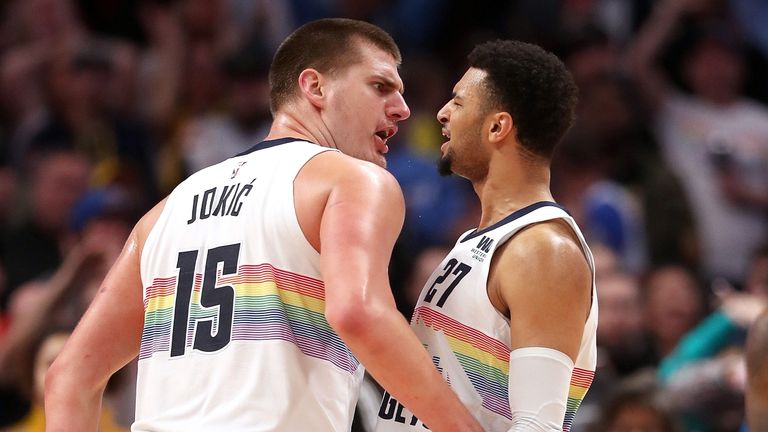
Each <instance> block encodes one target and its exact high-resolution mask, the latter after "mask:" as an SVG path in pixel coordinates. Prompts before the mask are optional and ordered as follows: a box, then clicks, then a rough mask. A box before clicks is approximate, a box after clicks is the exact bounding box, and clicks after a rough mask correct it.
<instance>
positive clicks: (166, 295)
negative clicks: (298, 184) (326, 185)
mask: <svg viewBox="0 0 768 432" xmlns="http://www.w3.org/2000/svg"><path fill="white" fill-rule="evenodd" d="M327 150H329V149H328V148H325V147H321V146H318V145H315V144H311V143H308V142H304V141H299V140H296V139H293V138H285V139H279V140H272V141H265V142H262V143H260V144H257V145H256V146H254V147H253V148H252V149H250V150H248V151H246V152H245V153H242V154H240V155H238V156H236V157H233V158H231V159H228V160H226V161H224V162H221V163H219V164H217V165H214V166H211V167H209V168H206V169H203V170H201V171H199V172H197V173H196V174H194V175H192V176H191V177H189V179H187V180H186V181H184V182H183V183H181V184H180V185H179V186H178V187H177V188H176V189H175V190H174V191H173V193H171V195H170V196H169V198H168V201H167V202H166V204H165V208H164V209H163V212H162V214H161V215H160V217H159V218H158V220H157V223H156V224H155V226H154V228H153V229H152V231H151V233H150V234H149V236H148V238H147V240H146V244H145V245H144V249H143V252H142V256H141V278H142V283H143V286H144V309H145V321H144V332H143V334H142V338H141V351H140V354H139V371H138V389H137V400H136V421H135V423H134V424H133V426H132V430H133V431H207V432H209V431H228V432H234V431H309V430H312V431H314V432H320V431H348V430H349V429H350V425H351V424H352V417H353V415H354V408H355V402H356V400H357V396H358V391H359V388H360V383H361V380H362V376H363V372H364V371H363V368H362V367H361V366H360V364H359V362H358V361H357V359H355V357H354V356H353V355H352V353H351V352H350V351H349V350H348V349H347V347H346V346H345V344H344V343H343V342H342V341H341V339H340V338H339V336H338V335H337V334H336V333H335V332H334V331H333V330H332V329H331V328H330V327H329V325H328V322H327V321H326V319H325V315H324V310H325V291H324V286H323V281H322V280H321V274H320V266H319V258H320V256H319V254H318V253H317V252H316V251H315V250H314V249H313V248H312V246H311V245H310V244H309V243H308V242H307V240H306V239H305V237H304V235H303V233H302V231H301V229H300V227H299V224H298V220H297V218H296V212H295V209H294V199H293V181H294V179H295V178H296V175H297V173H298V172H299V170H300V169H301V168H302V166H304V164H305V163H306V162H307V161H308V160H309V159H311V158H312V157H314V156H315V155H317V154H319V153H321V152H323V151H327Z"/></svg>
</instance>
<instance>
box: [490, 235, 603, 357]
mask: <svg viewBox="0 0 768 432" xmlns="http://www.w3.org/2000/svg"><path fill="white" fill-rule="evenodd" d="M499 252H500V253H501V254H500V256H497V257H496V256H495V257H494V266H493V269H492V275H491V284H490V286H489V287H490V290H491V293H490V294H491V298H494V297H495V298H496V299H497V302H496V303H500V306H501V307H502V308H503V309H505V311H508V313H509V318H510V331H511V335H510V336H511V343H512V347H511V348H512V349H513V350H514V349H516V348H522V347H546V348H551V349H555V350H558V351H561V352H563V353H565V354H566V355H568V356H569V357H570V358H571V359H572V360H574V361H575V359H576V356H577V355H578V351H579V347H580V345H581V338H582V335H583V330H584V323H585V322H586V320H587V316H588V314H589V310H590V306H591V302H592V273H591V270H590V268H589V265H588V263H587V260H586V258H585V256H584V252H583V251H582V249H581V246H580V244H579V243H578V240H577V239H576V237H575V235H574V233H573V231H572V230H571V228H570V227H568V226H567V225H565V223H563V222H559V221H551V222H543V223H540V224H536V225H533V226H531V227H529V228H527V229H525V230H524V231H522V232H520V233H518V234H517V235H516V236H515V237H513V239H511V240H510V241H509V242H507V243H506V244H505V245H503V246H502V249H501V250H500V251H498V252H497V254H498V253H499Z"/></svg>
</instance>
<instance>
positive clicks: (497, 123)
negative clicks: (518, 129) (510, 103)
mask: <svg viewBox="0 0 768 432" xmlns="http://www.w3.org/2000/svg"><path fill="white" fill-rule="evenodd" d="M514 134H515V124H514V122H513V121H512V116H511V115H509V113H508V112H504V111H502V112H497V113H495V114H493V115H492V116H491V124H490V127H489V129H488V141H489V142H491V143H492V144H500V143H502V142H504V141H505V140H507V139H508V138H513V137H514V136H515V135H514Z"/></svg>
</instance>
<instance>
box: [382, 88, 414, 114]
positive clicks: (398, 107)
mask: <svg viewBox="0 0 768 432" xmlns="http://www.w3.org/2000/svg"><path fill="white" fill-rule="evenodd" d="M410 116H411V109H410V108H408V104H406V103H405V99H404V98H403V95H402V94H401V93H400V92H393V97H392V100H391V102H390V103H389V106H388V107H387V118H393V119H395V121H402V120H405V119H407V118H408V117H410Z"/></svg>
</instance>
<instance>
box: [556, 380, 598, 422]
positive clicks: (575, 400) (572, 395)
mask: <svg viewBox="0 0 768 432" xmlns="http://www.w3.org/2000/svg"><path fill="white" fill-rule="evenodd" d="M594 379H595V371H591V370H587V369H581V368H573V373H572V374H571V385H570V388H569V389H568V404H567V405H566V407H565V421H564V422H563V432H570V430H571V427H572V426H573V419H574V417H576V410H578V409H579V406H580V405H581V401H583V400H584V396H586V395H587V390H589V386H591V385H592V380H594Z"/></svg>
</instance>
